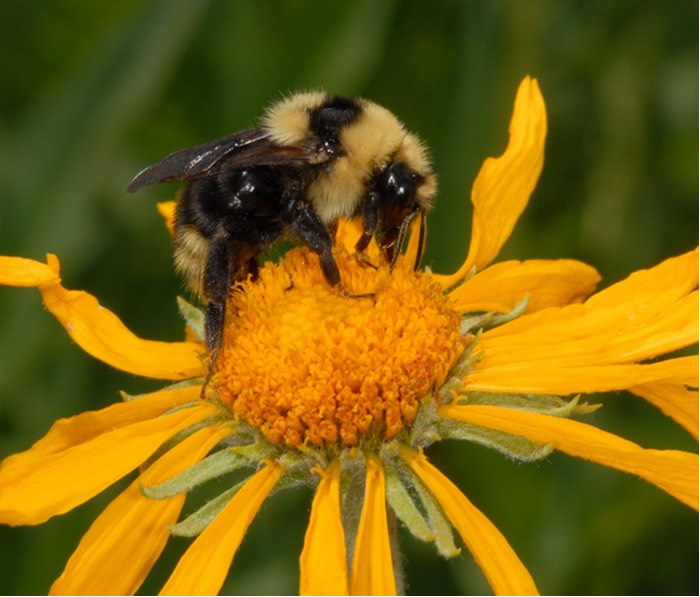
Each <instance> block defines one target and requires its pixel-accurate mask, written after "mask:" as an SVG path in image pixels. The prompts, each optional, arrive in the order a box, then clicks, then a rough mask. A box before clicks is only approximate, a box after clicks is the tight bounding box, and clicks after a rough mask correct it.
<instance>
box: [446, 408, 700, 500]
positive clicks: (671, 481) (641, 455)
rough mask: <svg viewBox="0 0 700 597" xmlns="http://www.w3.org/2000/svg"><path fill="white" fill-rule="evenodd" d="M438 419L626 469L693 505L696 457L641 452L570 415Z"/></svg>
mask: <svg viewBox="0 0 700 597" xmlns="http://www.w3.org/2000/svg"><path fill="white" fill-rule="evenodd" d="M438 414H439V415H440V416H442V417H446V418H449V419H454V420H457V421H462V422H464V423H471V424H473V425H481V426H483V427H489V428H490V429H498V430H499V431H504V432H506V433H512V434H513V435H518V436H520V437H525V438H527V439H529V440H532V441H534V442H538V443H541V444H551V445H552V446H553V447H554V448H555V449H557V450H560V451H562V452H566V453H567V454H569V455H571V456H577V457H579V458H584V459H586V460H591V461H593V462H597V463H599V464H603V465H605V466H609V467H611V468H615V469H617V470H620V471H624V472H626V473H632V474H634V475H638V476H639V477H641V478H642V479H644V480H645V481H648V482H649V483H652V484H654V485H656V486H657V487H660V488H661V489H663V490H664V491H666V492H668V493H669V494H671V495H672V496H674V497H675V498H676V499H678V500H680V501H681V502H683V503H684V504H687V505H688V506H691V507H692V508H695V509H696V510H697V509H698V455H697V454H691V453H689V452H681V451H679V450H645V449H644V448H641V447H640V446H638V445H637V444H635V443H633V442H630V441H628V440H626V439H622V438H621V437H618V436H617V435H613V434H612V433H607V432H606V431H602V430H600V429H598V428H596V427H593V426H592V425H586V424H585V423H580V422H578V421H572V420H570V419H562V418H560V417H552V416H549V415H542V414H539V413H533V412H526V411H520V410H514V409H507V408H500V407H497V406H484V405H462V406H443V407H440V408H439V409H438Z"/></svg>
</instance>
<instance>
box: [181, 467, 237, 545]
mask: <svg viewBox="0 0 700 597" xmlns="http://www.w3.org/2000/svg"><path fill="white" fill-rule="evenodd" d="M247 481H248V479H244V480H243V481H241V482H240V483H236V485H234V486H233V487H231V488H230V489H227V490H226V491H224V492H223V493H220V494H219V495H218V496H217V497H215V498H214V499H213V500H211V501H209V502H207V503H206V504H204V506H202V507H201V508H200V509H199V510H197V511H196V512H193V513H192V514H190V515H189V516H188V517H187V518H185V520H183V521H181V522H178V523H177V524H174V525H172V526H171V527H170V534H171V535H175V536H176V537H196V536H197V535H199V534H200V533H201V532H202V531H203V530H204V529H206V528H207V526H209V524H210V523H211V521H212V520H214V519H215V518H216V517H217V516H218V514H219V512H221V511H222V510H223V509H224V508H225V507H226V506H227V504H228V503H229V502H230V501H231V499H232V498H233V496H234V495H236V493H237V492H238V490H239V489H240V488H241V487H243V485H245V483H246V482H247Z"/></svg>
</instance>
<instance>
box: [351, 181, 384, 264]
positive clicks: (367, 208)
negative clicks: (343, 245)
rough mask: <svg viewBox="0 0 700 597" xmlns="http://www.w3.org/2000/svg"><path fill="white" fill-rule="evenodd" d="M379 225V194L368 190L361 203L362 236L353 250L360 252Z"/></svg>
mask: <svg viewBox="0 0 700 597" xmlns="http://www.w3.org/2000/svg"><path fill="white" fill-rule="evenodd" d="M378 225H379V194H378V193H376V192H375V191H370V192H369V194H368V195H367V198H366V199H365V201H364V203H363V204H362V236H361V237H360V238H359V240H358V241H357V243H355V251H356V252H357V253H362V252H363V251H364V250H365V249H366V248H367V246H368V245H369V243H370V241H371V240H372V237H373V236H374V235H375V233H376V232H377V226H378Z"/></svg>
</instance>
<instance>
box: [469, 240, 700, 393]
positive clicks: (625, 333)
mask: <svg viewBox="0 0 700 597" xmlns="http://www.w3.org/2000/svg"><path fill="white" fill-rule="evenodd" d="M696 286H697V251H691V252H690V253H687V254H685V255H681V256H680V257H675V258H672V259H668V260H666V261H664V262H663V263H661V264H659V265H658V266H656V267H654V268H651V269H649V270H644V271H640V272H636V273H634V274H632V275H631V276H629V277H628V278H627V279H626V280H623V281H622V282H619V283H617V284H615V285H613V286H611V287H610V288H608V289H606V290H603V291H602V292H599V293H598V294H595V295H593V296H592V297H591V298H590V299H588V300H587V301H586V302H585V303H584V304H583V305H568V306H565V307H561V308H549V309H544V310H542V311H538V312H537V313H532V314H529V315H525V316H523V317H520V318H518V319H516V320H514V321H511V322H509V323H507V324H505V325H502V326H499V327H497V328H494V329H492V330H488V331H487V332H485V333H484V334H483V335H482V336H481V338H480V342H479V344H478V345H477V347H476V350H477V351H479V352H481V360H480V361H479V362H478V363H477V364H476V368H477V369H478V370H484V371H485V370H487V369H492V368H497V367H509V366H514V367H515V366H517V367H518V368H527V367H534V366H538V367H540V369H542V370H546V371H551V370H556V369H559V368H562V367H572V368H573V367H590V366H596V365H616V364H624V363H633V362H635V361H641V360H646V359H650V358H653V357H655V356H658V355H661V354H665V353H668V352H671V351H673V350H676V349H679V348H683V347H686V346H689V345H691V344H695V343H696V342H697V341H698V291H697V290H693V289H694V288H695V287H696ZM647 381H653V380H647ZM639 383H644V382H639Z"/></svg>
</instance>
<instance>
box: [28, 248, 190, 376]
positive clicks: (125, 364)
mask: <svg viewBox="0 0 700 597" xmlns="http://www.w3.org/2000/svg"><path fill="white" fill-rule="evenodd" d="M48 264H49V266H50V267H51V269H53V271H54V272H55V273H56V275H58V273H59V265H58V259H57V258H56V257H55V256H54V255H49V259H48ZM40 290H41V294H42V296H43V298H44V304H45V305H46V307H47V308H48V310H49V311H51V313H53V315H54V316H55V317H56V319H58V320H59V321H60V322H61V324H62V325H63V327H64V328H66V331H67V332H68V334H69V335H70V337H71V338H73V340H74V341H75V342H76V343H77V344H78V345H79V346H80V347H81V348H82V349H83V350H84V351H85V352H87V353H88V354H91V355H92V356H94V357H95V358H97V359H100V360H101V361H103V362H105V363H107V364H108V365H112V366H113V367H116V368H117V369H121V370H123V371H127V372H129V373H133V374H135V375H142V376H144V377H153V378H156V379H187V378H190V377H197V376H199V375H203V368H202V363H201V357H202V353H203V349H202V347H201V346H199V345H198V344H194V343H192V342H158V341H154V340H142V339H141V338H139V337H137V336H135V335H134V334H133V333H132V332H131V331H129V330H128V329H127V328H126V326H125V325H124V324H123V323H122V322H121V320H120V319H119V318H118V317H117V316H116V315H115V314H114V313H112V312H111V311H109V310H108V309H105V308H104V307H102V306H101V305H100V304H99V303H98V302H97V299H96V298H95V297H94V296H92V295H91V294H88V293H87V292H83V291H79V290H67V289H65V288H63V286H61V285H60V284H50V285H46V286H41V287H40Z"/></svg>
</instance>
